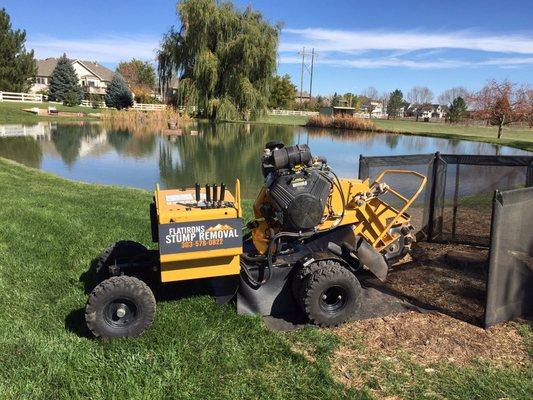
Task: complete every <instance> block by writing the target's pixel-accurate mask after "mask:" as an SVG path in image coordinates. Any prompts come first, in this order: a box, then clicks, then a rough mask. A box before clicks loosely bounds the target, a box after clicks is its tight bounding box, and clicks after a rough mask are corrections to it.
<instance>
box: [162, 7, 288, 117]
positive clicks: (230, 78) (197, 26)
mask: <svg viewBox="0 0 533 400" xmlns="http://www.w3.org/2000/svg"><path fill="white" fill-rule="evenodd" d="M177 11H178V17H179V19H180V21H181V27H180V28H179V29H175V28H171V29H170V31H169V32H168V33H167V34H166V35H165V36H164V37H163V40H162V43H161V49H160V50H159V52H158V62H159V66H158V72H159V77H160V81H161V83H162V84H163V86H167V85H168V83H169V82H170V79H171V78H172V76H177V77H178V79H179V83H178V90H177V103H178V104H179V105H183V106H186V107H190V106H194V107H196V109H197V112H198V113H199V114H200V115H201V116H203V117H208V118H213V119H217V120H234V119H238V118H243V119H248V118H254V117H256V116H257V115H259V114H261V113H262V112H263V110H265V108H266V106H267V104H268V99H269V93H270V86H271V84H272V79H273V74H274V71H275V69H276V53H277V46H278V39H279V31H280V26H279V25H275V26H272V25H270V24H269V23H268V22H266V21H265V20H264V19H263V17H262V15H261V14H260V13H258V12H255V11H253V10H252V9H251V8H250V7H248V8H246V9H245V10H244V11H239V10H237V9H236V8H235V7H234V6H233V4H232V3H230V2H224V1H221V2H218V1H216V0H183V1H181V2H178V5H177Z"/></svg>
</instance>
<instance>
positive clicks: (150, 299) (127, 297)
mask: <svg viewBox="0 0 533 400" xmlns="http://www.w3.org/2000/svg"><path fill="white" fill-rule="evenodd" d="M117 305H121V306H125V309H127V310H128V312H127V313H126V315H125V317H124V318H125V319H122V318H119V317H118V316H117V314H116V313H115V312H113V310H116V309H117V307H118V306H117ZM155 311H156V302H155V297H154V294H153V293H152V290H150V288H149V287H148V285H147V284H146V283H144V282H143V281H141V280H140V279H137V278H134V277H132V276H124V275H123V276H113V277H111V278H109V279H106V280H105V281H103V282H102V283H100V284H99V285H98V286H96V287H95V288H94V290H93V291H92V292H91V294H90V295H89V299H88V300H87V304H86V306H85V321H86V322H87V327H88V328H89V330H90V331H91V332H92V333H93V334H94V336H96V337H101V338H104V339H110V338H118V337H128V336H139V335H141V334H142V333H143V332H144V331H145V330H146V329H147V328H148V327H149V326H150V325H151V324H152V322H153V321H154V317H155ZM111 314H112V315H111Z"/></svg>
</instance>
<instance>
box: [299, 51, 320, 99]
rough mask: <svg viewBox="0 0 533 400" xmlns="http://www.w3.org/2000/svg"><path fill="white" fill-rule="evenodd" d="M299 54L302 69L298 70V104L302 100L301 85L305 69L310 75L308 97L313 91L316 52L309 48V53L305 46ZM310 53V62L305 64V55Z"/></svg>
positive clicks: (302, 84) (302, 85)
mask: <svg viewBox="0 0 533 400" xmlns="http://www.w3.org/2000/svg"><path fill="white" fill-rule="evenodd" d="M298 54H299V55H301V56H302V69H301V72H300V104H302V102H303V87H304V73H305V71H307V72H308V73H309V75H310V79H309V98H311V95H312V93H313V70H314V65H315V57H316V55H317V53H316V52H315V49H314V48H313V49H311V53H308V52H306V50H305V47H304V48H303V49H302V51H301V52H300V53H298ZM308 55H310V56H311V64H310V65H307V64H306V63H305V57H306V56H308Z"/></svg>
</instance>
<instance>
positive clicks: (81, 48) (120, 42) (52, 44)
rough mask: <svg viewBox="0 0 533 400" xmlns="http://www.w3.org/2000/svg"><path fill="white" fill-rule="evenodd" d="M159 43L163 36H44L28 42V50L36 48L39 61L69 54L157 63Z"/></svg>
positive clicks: (79, 56)
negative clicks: (63, 37)
mask: <svg viewBox="0 0 533 400" xmlns="http://www.w3.org/2000/svg"><path fill="white" fill-rule="evenodd" d="M159 41H160V37H155V36H146V35H128V36H119V35H107V36H101V37H96V38H83V39H58V38H53V37H41V38H37V39H35V40H28V43H27V46H26V47H27V48H30V49H34V50H35V55H36V57H37V58H46V57H58V56H60V55H61V54H63V53H67V55H68V56H69V57H70V58H80V59H83V60H96V61H99V62H102V63H118V62H119V61H123V60H127V59H131V58H134V57H135V58H138V59H142V60H147V61H149V60H154V58H155V50H156V49H157V48H158V46H159Z"/></svg>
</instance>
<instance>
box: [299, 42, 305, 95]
mask: <svg viewBox="0 0 533 400" xmlns="http://www.w3.org/2000/svg"><path fill="white" fill-rule="evenodd" d="M304 66H305V47H304V48H303V50H302V72H301V73H300V105H302V94H303V88H304Z"/></svg>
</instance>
